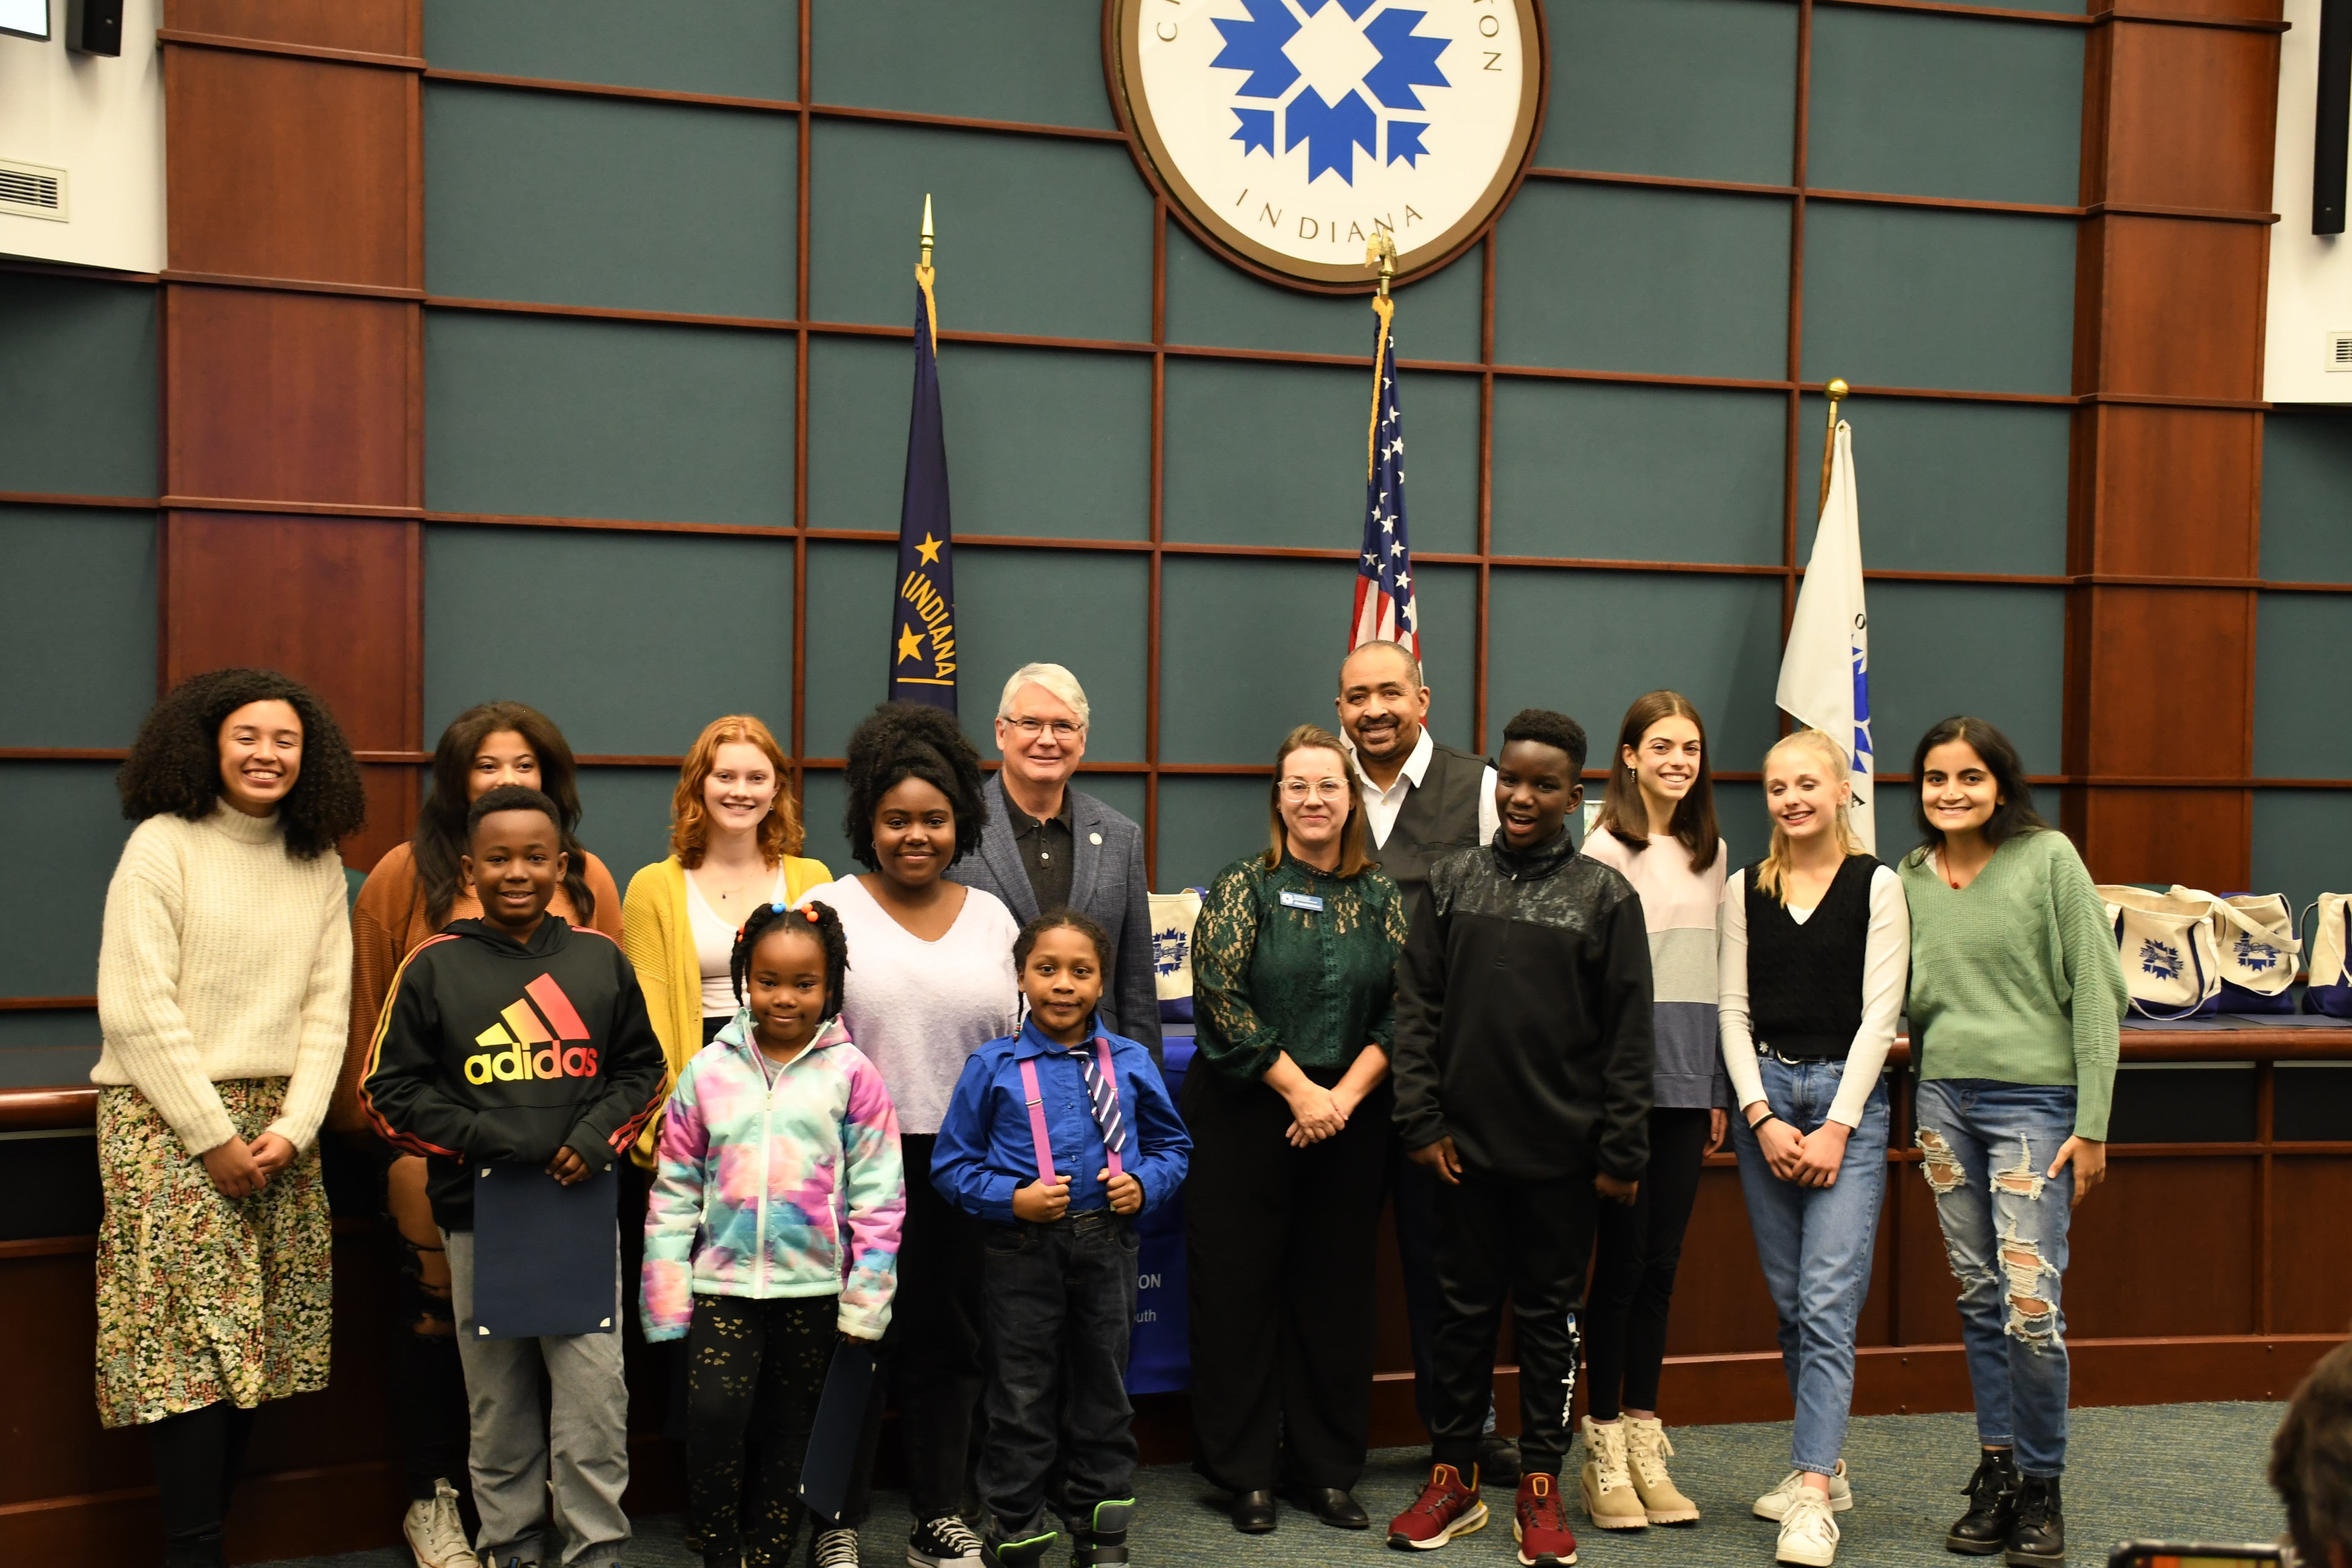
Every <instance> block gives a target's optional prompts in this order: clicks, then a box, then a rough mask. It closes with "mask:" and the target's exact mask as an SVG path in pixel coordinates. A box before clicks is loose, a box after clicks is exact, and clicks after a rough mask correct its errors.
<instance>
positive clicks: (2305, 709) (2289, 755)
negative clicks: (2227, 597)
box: [2254, 594, 2352, 805]
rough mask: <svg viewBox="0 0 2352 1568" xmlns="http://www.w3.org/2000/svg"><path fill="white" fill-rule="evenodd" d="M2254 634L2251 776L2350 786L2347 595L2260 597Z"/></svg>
mask: <svg viewBox="0 0 2352 1568" xmlns="http://www.w3.org/2000/svg"><path fill="white" fill-rule="evenodd" d="M2254 626H2255V635H2254V776H2255V777H2256V778H2265V779H2352V733H2347V731H2346V729H2345V724H2344V720H2343V707H2344V656H2345V649H2346V648H2347V647H2352V595H2347V594H2263V595H2260V597H2259V600H2258V603H2257V605H2256V609H2255V622H2254ZM2347 805H2352V800H2347Z"/></svg>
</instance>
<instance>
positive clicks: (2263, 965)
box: [2172, 884, 2303, 1013]
mask: <svg viewBox="0 0 2352 1568" xmlns="http://www.w3.org/2000/svg"><path fill="white" fill-rule="evenodd" d="M2172 896H2173V897H2174V898H2176V899H2204V900H2208V902H2209V905H2210V908H2211V910H2212V913H2213V942H2214V948H2215V952H2216V954H2217V962H2218V963H2220V965H2221V1011H2222V1012H2224V1013H2292V1012H2294V995H2293V987H2294V973H2295V971H2296V970H2298V969H2300V968H2301V967H2302V966H2303V965H2302V962H2301V961H2302V957H2303V939H2302V938H2301V937H2298V936H2297V935H2295V931H2294V908H2293V907H2292V906H2291V905H2289V904H2288V903H2287V901H2286V900H2285V899H2284V898H2282V897H2280V896H2279V895H2278V894H2276V893H2239V894H2235V895H2233V896H2231V897H2230V898H2226V899H2225V898H2217V897H2215V896H2214V895H2213V894H2210V893H2204V892H2200V891H2199V890H2198V889H2195V888H2183V887H2180V886H2179V885H2177V884H2176V885H2175V886H2174V888H2173V889H2172Z"/></svg>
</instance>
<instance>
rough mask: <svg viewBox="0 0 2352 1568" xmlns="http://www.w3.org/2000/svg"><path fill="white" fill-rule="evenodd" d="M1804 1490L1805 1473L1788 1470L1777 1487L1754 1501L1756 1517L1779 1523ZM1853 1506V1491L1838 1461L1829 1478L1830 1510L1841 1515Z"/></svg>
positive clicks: (1843, 1465) (1840, 1462) (1842, 1466)
mask: <svg viewBox="0 0 2352 1568" xmlns="http://www.w3.org/2000/svg"><path fill="white" fill-rule="evenodd" d="M1804 1489H1805V1472H1804V1471H1802V1470H1790V1472H1789V1473H1788V1474H1787V1475H1785V1476H1783V1477H1781V1478H1780V1485H1779V1486H1777V1487H1774V1488H1773V1489H1771V1490H1770V1491H1769V1492H1766V1493H1765V1494H1764V1495H1763V1496H1762V1497H1760V1498H1758V1499H1757V1500H1756V1510H1755V1511H1756V1517H1757V1518H1759V1519H1769V1520H1771V1521H1774V1522H1775V1523H1777V1522H1779V1521H1780V1520H1782V1519H1784V1518H1786V1517H1787V1515H1788V1512H1789V1505H1790V1503H1792V1502H1794V1501H1796V1500H1797V1494H1798V1493H1799V1492H1801V1491H1802V1490H1804ZM1852 1507H1853V1488H1852V1487H1850V1486H1848V1485H1847V1484H1846V1479H1845V1461H1844V1460H1843V1459H1840V1460H1839V1461H1838V1463H1837V1470H1836V1471H1835V1473H1833V1474H1832V1476H1831V1477H1830V1508H1831V1510H1832V1511H1833V1512H1837V1513H1843V1512H1844V1511H1845V1510H1848V1509H1850V1508H1852Z"/></svg>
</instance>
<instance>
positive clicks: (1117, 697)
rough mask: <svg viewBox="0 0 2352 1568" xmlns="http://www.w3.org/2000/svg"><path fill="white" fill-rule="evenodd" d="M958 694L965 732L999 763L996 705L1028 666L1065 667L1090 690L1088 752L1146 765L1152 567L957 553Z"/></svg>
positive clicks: (1098, 557) (1125, 557) (1125, 561)
mask: <svg viewBox="0 0 2352 1568" xmlns="http://www.w3.org/2000/svg"><path fill="white" fill-rule="evenodd" d="M955 571H956V620H957V622H958V626H957V635H956V649H957V652H958V654H959V655H960V656H961V657H960V663H959V666H958V668H957V670H956V679H957V687H956V696H957V699H958V701H959V704H960V707H961V713H962V717H963V727H964V732H965V733H966V734H968V735H970V736H971V743H972V744H973V745H975V746H977V747H979V748H980V754H981V755H982V756H983V757H989V758H993V757H994V756H995V755H996V725H995V721H996V704H997V700H998V698H999V697H1000V696H1001V695H1002V694H1003V690H1004V683H1005V681H1006V680H1008V679H1011V678H1012V675H1013V671H1014V670H1016V669H1018V668H1021V667H1022V666H1023V665H1024V664H1034V663H1039V662H1045V663H1049V664H1059V665H1064V666H1066V667H1067V668H1068V669H1069V670H1070V673H1072V674H1073V675H1076V677H1077V678H1078V684H1079V685H1081V686H1083V687H1085V688H1086V690H1087V708H1088V710H1090V715H1091V716H1090V718H1089V720H1088V721H1087V755H1088V756H1090V757H1092V758H1094V759H1095V760H1096V761H1097V762H1104V763H1139V762H1141V761H1143V730H1144V701H1143V698H1144V682H1145V673H1146V672H1145V668H1144V661H1145V643H1146V635H1145V634H1146V632H1147V630H1148V629H1149V627H1150V624H1151V620H1150V618H1151V561H1150V557H1149V556H1146V555H1143V554H1140V553H1132V552H1129V553H1114V552H1109V551H1100V552H1088V551H1078V550H984V549H981V548H978V547H976V546H966V547H963V548H960V549H958V550H957V551H956V560H955Z"/></svg>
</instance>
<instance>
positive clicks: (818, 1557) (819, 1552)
mask: <svg viewBox="0 0 2352 1568" xmlns="http://www.w3.org/2000/svg"><path fill="white" fill-rule="evenodd" d="M809 1563H810V1568H857V1531H854V1530H826V1531H818V1532H817V1534H816V1536H815V1538H814V1539H813V1540H812V1541H810V1542H809Z"/></svg>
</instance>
